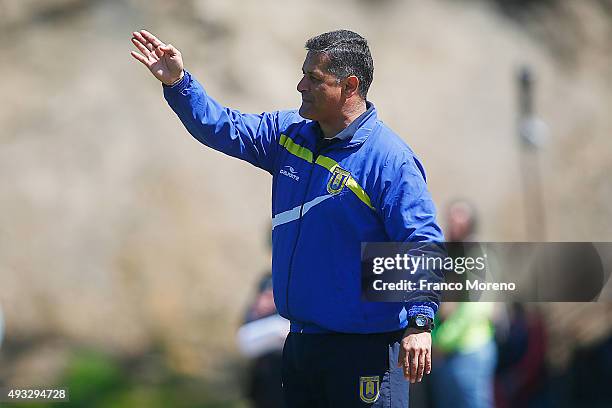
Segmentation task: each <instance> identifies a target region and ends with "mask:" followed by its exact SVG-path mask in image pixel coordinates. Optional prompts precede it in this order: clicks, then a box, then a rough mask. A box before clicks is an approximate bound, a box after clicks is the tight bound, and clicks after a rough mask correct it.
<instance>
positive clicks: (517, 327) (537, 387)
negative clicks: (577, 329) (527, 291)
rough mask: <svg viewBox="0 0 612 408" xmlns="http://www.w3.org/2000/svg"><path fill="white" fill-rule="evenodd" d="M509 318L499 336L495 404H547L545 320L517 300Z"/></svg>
mask: <svg viewBox="0 0 612 408" xmlns="http://www.w3.org/2000/svg"><path fill="white" fill-rule="evenodd" d="M509 321H510V327H509V330H508V335H507V336H506V337H505V338H503V339H498V348H499V357H498V367H497V375H496V382H495V400H496V401H495V402H496V406H497V407H498V408H514V407H549V406H551V405H550V403H548V402H547V397H546V383H547V381H548V380H547V378H548V376H547V370H546V364H545V363H546V361H545V355H546V331H545V329H544V321H543V319H542V318H541V316H540V314H539V313H538V312H537V311H535V310H527V309H525V307H524V306H523V305H522V304H519V303H515V304H513V305H512V306H511V309H510V313H509Z"/></svg>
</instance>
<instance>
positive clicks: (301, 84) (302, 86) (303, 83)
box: [297, 76, 306, 93]
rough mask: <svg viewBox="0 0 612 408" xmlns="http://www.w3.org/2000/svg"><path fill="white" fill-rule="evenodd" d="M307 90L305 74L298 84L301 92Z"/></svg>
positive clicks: (298, 89)
mask: <svg viewBox="0 0 612 408" xmlns="http://www.w3.org/2000/svg"><path fill="white" fill-rule="evenodd" d="M305 90H306V76H303V77H302V79H300V82H298V84H297V91H298V92H299V93H302V92H304V91H305Z"/></svg>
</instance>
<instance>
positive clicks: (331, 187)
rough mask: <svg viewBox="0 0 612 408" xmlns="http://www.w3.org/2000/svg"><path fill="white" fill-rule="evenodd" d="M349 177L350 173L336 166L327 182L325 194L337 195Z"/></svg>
mask: <svg viewBox="0 0 612 408" xmlns="http://www.w3.org/2000/svg"><path fill="white" fill-rule="evenodd" d="M350 177H351V173H349V172H348V171H346V170H344V169H342V168H340V166H336V167H335V168H334V171H333V172H332V175H331V177H330V179H329V181H328V182H327V192H329V194H338V193H339V192H341V191H342V189H343V188H344V186H345V185H346V182H347V181H348V179H349V178H350Z"/></svg>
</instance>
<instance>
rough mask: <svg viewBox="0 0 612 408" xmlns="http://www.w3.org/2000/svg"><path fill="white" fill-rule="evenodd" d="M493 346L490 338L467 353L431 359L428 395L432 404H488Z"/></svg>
mask: <svg viewBox="0 0 612 408" xmlns="http://www.w3.org/2000/svg"><path fill="white" fill-rule="evenodd" d="M496 363H497V349H496V348H495V343H493V341H490V342H488V343H487V344H485V345H483V346H481V347H479V348H478V349H476V350H474V351H471V352H469V353H455V354H451V355H449V356H446V357H445V358H443V359H441V360H434V362H433V369H432V371H431V385H432V397H433V399H434V406H435V407H436V408H492V407H493V406H494V400H493V379H494V376H495V364H496Z"/></svg>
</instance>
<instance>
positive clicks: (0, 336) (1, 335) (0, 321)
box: [0, 306, 4, 348]
mask: <svg viewBox="0 0 612 408" xmlns="http://www.w3.org/2000/svg"><path fill="white" fill-rule="evenodd" d="M3 338H4V318H3V317H2V307H1V306H0V348H2V339H3Z"/></svg>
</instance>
